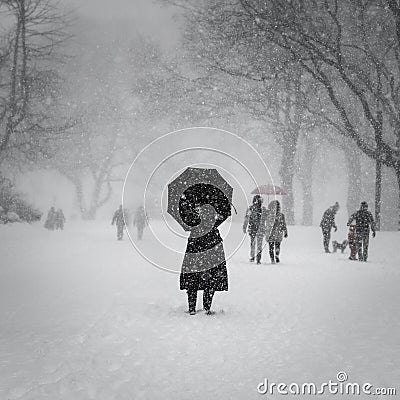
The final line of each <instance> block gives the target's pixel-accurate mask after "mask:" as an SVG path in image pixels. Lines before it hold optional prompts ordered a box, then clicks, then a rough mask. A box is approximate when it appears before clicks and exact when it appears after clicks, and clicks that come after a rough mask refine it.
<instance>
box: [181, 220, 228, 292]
mask: <svg viewBox="0 0 400 400" xmlns="http://www.w3.org/2000/svg"><path fill="white" fill-rule="evenodd" d="M206 288H212V289H214V290H216V291H222V290H228V272H227V269H226V260H225V252H224V247H223V243H222V238H221V235H220V234H219V231H218V228H216V227H214V228H212V229H211V230H210V231H209V232H207V233H206V234H205V235H203V236H199V237H196V236H195V235H194V234H193V233H192V232H191V234H190V236H189V238H188V243H187V247H186V252H185V256H184V258H183V263H182V269H181V274H180V289H181V290H204V289H206Z"/></svg>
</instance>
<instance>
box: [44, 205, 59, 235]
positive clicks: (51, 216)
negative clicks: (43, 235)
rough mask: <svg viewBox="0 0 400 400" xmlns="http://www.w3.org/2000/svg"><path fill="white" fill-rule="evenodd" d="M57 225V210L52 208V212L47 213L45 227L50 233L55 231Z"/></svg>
mask: <svg viewBox="0 0 400 400" xmlns="http://www.w3.org/2000/svg"><path fill="white" fill-rule="evenodd" d="M55 223H56V210H55V209H54V207H50V210H49V211H48V212H47V218H46V221H45V223H44V227H45V228H46V229H49V230H50V231H54V227H55Z"/></svg>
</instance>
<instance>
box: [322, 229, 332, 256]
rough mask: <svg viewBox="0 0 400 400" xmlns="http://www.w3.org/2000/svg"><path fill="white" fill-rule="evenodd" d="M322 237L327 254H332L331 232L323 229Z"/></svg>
mask: <svg viewBox="0 0 400 400" xmlns="http://www.w3.org/2000/svg"><path fill="white" fill-rule="evenodd" d="M322 236H323V245H324V250H325V253H330V251H329V242H330V240H331V231H330V230H329V231H328V230H326V229H323V230H322Z"/></svg>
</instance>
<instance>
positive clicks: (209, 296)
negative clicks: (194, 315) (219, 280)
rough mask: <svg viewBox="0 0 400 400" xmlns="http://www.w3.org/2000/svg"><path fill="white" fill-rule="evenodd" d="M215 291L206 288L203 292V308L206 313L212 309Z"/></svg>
mask: <svg viewBox="0 0 400 400" xmlns="http://www.w3.org/2000/svg"><path fill="white" fill-rule="evenodd" d="M214 293H215V290H214V289H213V288H209V287H208V288H206V289H204V292H203V307H204V310H205V311H209V310H210V309H211V303H212V300H213V296H214Z"/></svg>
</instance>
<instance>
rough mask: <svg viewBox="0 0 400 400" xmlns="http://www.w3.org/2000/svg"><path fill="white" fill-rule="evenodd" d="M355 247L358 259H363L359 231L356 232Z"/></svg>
mask: <svg viewBox="0 0 400 400" xmlns="http://www.w3.org/2000/svg"><path fill="white" fill-rule="evenodd" d="M356 248H357V254H358V261H363V260H364V258H363V253H362V236H361V234H360V233H357V234H356Z"/></svg>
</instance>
